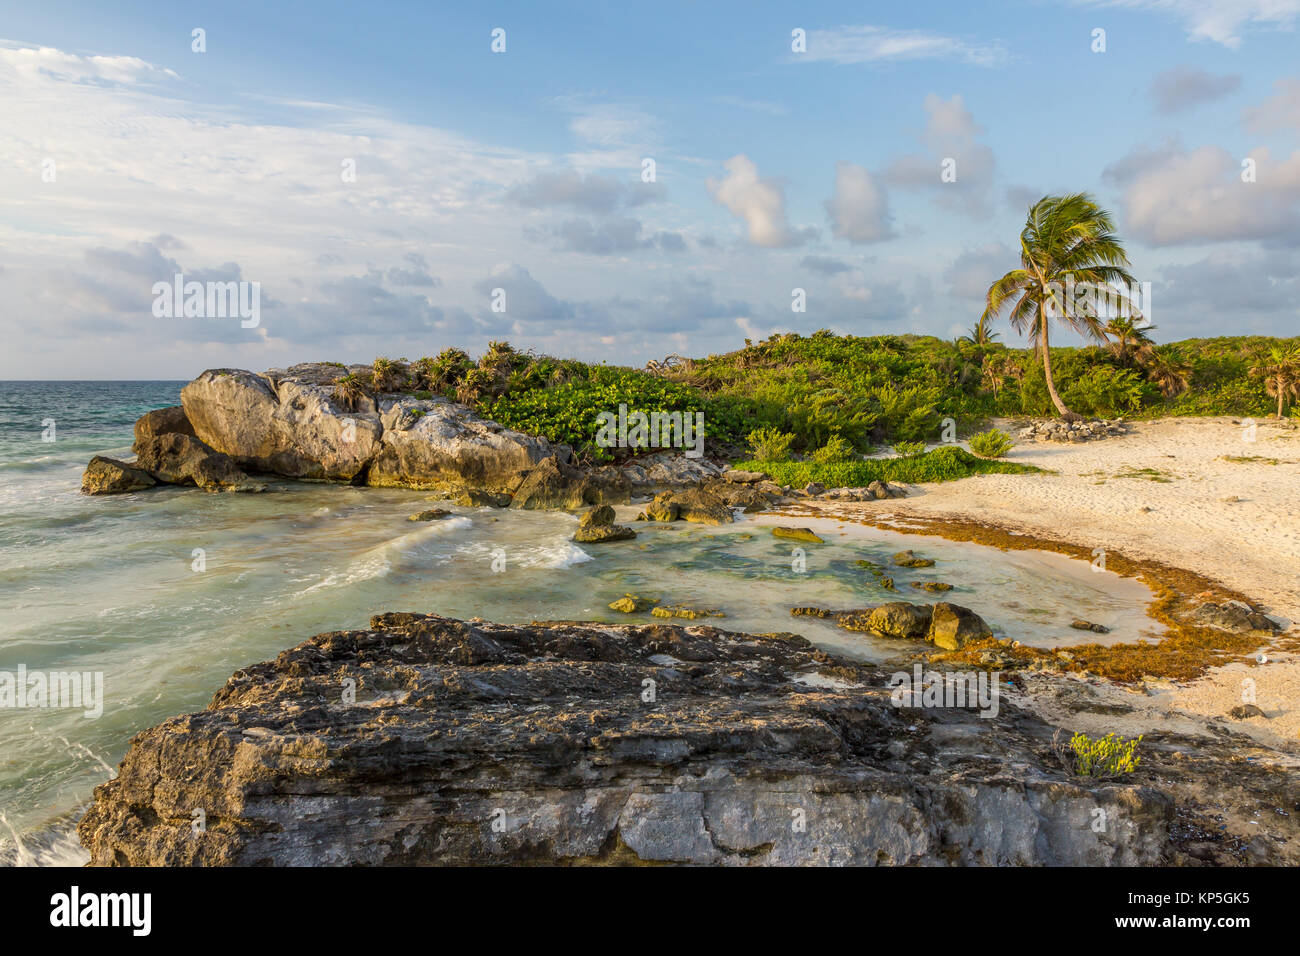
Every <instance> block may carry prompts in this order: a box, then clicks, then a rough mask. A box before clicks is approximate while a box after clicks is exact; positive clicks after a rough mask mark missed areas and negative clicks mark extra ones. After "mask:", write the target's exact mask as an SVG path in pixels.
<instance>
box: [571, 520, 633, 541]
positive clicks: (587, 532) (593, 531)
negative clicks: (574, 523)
mask: <svg viewBox="0 0 1300 956" xmlns="http://www.w3.org/2000/svg"><path fill="white" fill-rule="evenodd" d="M635 537H636V532H635V531H633V530H632V529H631V528H629V527H627V526H626V525H621V524H598V525H588V526H586V527H585V528H583V527H579V528H578V530H577V531H575V532H574V534H573V540H574V541H576V542H578V543H579V544H602V543H604V542H606V541H628V540H630V539H632V538H635Z"/></svg>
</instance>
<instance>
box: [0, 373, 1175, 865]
mask: <svg viewBox="0 0 1300 956" xmlns="http://www.w3.org/2000/svg"><path fill="white" fill-rule="evenodd" d="M179 384H180V383H90V384H84V385H81V384H76V383H45V384H36V385H34V383H8V384H3V385H0V434H3V435H4V436H5V437H4V439H3V441H0V609H3V619H2V620H0V671H9V672H14V671H16V670H17V668H18V667H19V665H25V666H26V668H27V669H28V670H29V671H36V670H46V671H52V670H57V671H87V672H98V673H102V674H103V675H104V678H103V679H104V696H105V705H104V711H103V714H102V716H100V717H98V718H97V719H87V718H86V717H84V716H83V715H82V713H81V711H78V710H71V709H50V708H27V709H21V710H19V709H6V710H0V862H5V861H7V862H19V863H40V862H53V861H62V862H73V861H78V862H79V861H80V860H81V859H84V856H83V855H82V854H81V851H80V850H79V848H78V847H77V846H76V844H75V841H74V840H71V839H69V831H70V830H71V828H72V826H74V825H75V821H76V819H77V818H78V816H79V813H80V811H81V808H83V807H84V806H85V804H86V802H87V800H88V799H89V796H90V792H91V790H92V789H93V787H94V786H95V785H96V784H98V783H101V782H102V781H104V780H106V779H108V777H109V776H110V774H111V772H112V768H115V767H116V764H117V762H118V761H119V760H120V759H121V757H122V755H123V754H124V752H125V750H126V745H127V742H128V740H129V739H130V737H131V735H132V734H134V733H136V732H138V731H140V730H142V729H144V728H146V727H149V726H151V725H153V724H155V723H157V722H159V721H160V720H162V719H164V718H166V717H169V716H171V715H173V714H177V713H183V712H186V711H192V710H196V709H200V708H202V707H203V706H204V705H206V703H207V702H208V700H209V699H210V697H211V695H212V693H213V692H214V691H215V690H216V689H217V688H218V687H220V686H221V685H222V684H223V683H224V682H225V680H226V678H227V677H229V675H230V674H231V673H232V672H233V671H235V670H236V669H238V668H240V667H242V666H245V665H247V664H250V663H253V662H256V661H260V660H265V659H267V658H270V657H273V656H274V655H275V654H276V653H278V652H279V651H281V650H283V649H284V648H286V647H290V646H292V645H293V644H295V643H297V642H299V641H301V640H303V639H304V638H306V637H309V636H310V635H312V634H315V633H318V632H320V631H326V630H336V629H340V628H348V627H362V626H365V625H366V623H367V621H368V620H369V618H370V616H371V615H372V614H374V613H377V612H380V611H386V610H409V611H431V612H436V613H440V614H446V615H449V616H454V617H474V616H481V617H485V618H491V619H494V620H500V621H507V622H526V621H530V620H547V619H552V620H553V619H578V618H580V619H591V620H607V621H616V620H618V621H626V620H629V618H628V617H627V616H625V615H622V614H619V613H618V612H615V611H611V610H610V609H609V608H608V607H607V605H608V603H609V602H610V601H612V600H614V599H616V598H618V597H619V596H621V595H622V594H623V593H624V592H627V591H631V592H634V593H637V594H640V595H642V596H645V597H654V598H663V599H664V600H666V601H669V602H671V603H684V604H690V605H696V606H704V607H711V608H717V609H719V610H721V611H722V612H723V614H724V615H725V617H723V618H719V619H706V620H703V621H701V623H709V624H714V625H717V626H722V627H728V628H734V629H737V630H744V631H756V632H764V631H778V630H779V631H793V632H796V633H800V634H803V635H805V636H806V637H808V638H809V639H810V640H813V641H815V642H817V643H818V644H819V645H821V646H823V647H825V648H826V649H828V650H833V651H837V652H840V653H845V654H850V655H852V656H857V657H862V658H866V659H875V660H880V659H886V658H888V657H891V656H894V655H896V654H897V653H898V652H899V650H900V648H899V646H898V645H897V644H895V643H891V642H889V641H883V640H877V639H873V638H871V637H869V636H867V635H861V634H851V633H847V632H844V631H841V630H839V629H837V628H835V627H834V626H833V625H831V624H829V623H827V622H826V621H822V620H817V619H810V618H804V617H800V618H793V617H791V615H790V613H789V609H790V608H791V607H792V606H797V605H808V604H815V605H820V606H828V607H836V608H848V607H858V606H862V605H864V604H875V603H880V602H882V601H885V600H899V599H901V600H913V601H934V600H937V599H940V597H939V596H935V595H930V594H928V593H927V592H924V591H918V590H914V589H912V588H911V587H909V586H908V585H909V582H911V581H914V580H916V581H924V580H942V581H947V582H949V583H951V584H953V585H954V586H955V587H954V590H952V591H950V592H948V593H947V594H946V595H944V596H943V597H944V598H945V599H949V600H952V601H955V602H956V603H959V604H966V605H968V606H970V607H973V608H975V609H976V610H977V611H979V612H980V613H981V614H982V615H983V616H984V617H985V619H986V620H988V621H989V623H990V624H991V625H992V626H993V627H994V629H995V631H997V632H998V633H999V634H1001V635H1004V636H1007V637H1010V638H1014V639H1017V640H1021V641H1024V642H1025V643H1033V644H1038V645H1044V646H1050V645H1054V644H1067V643H1079V642H1080V640H1081V638H1083V637H1087V638H1089V639H1091V638H1092V637H1093V636H1092V635H1080V633H1079V632H1078V631H1073V630H1071V629H1070V628H1069V627H1068V623H1069V621H1070V619H1071V618H1073V617H1077V616H1084V617H1087V618H1088V619H1089V620H1093V621H1098V622H1101V623H1104V624H1107V625H1110V626H1111V627H1112V628H1113V632H1112V633H1111V634H1110V635H1107V636H1106V638H1104V639H1107V640H1134V639H1137V638H1139V637H1140V636H1142V635H1143V634H1154V633H1156V628H1155V625H1154V623H1153V622H1152V621H1150V619H1148V618H1147V617H1146V616H1145V614H1144V613H1143V608H1144V607H1145V605H1146V603H1147V602H1149V601H1150V599H1151V595H1150V592H1149V591H1147V589H1146V588H1145V587H1143V586H1142V585H1141V584H1140V583H1137V582H1135V581H1131V580H1124V579H1121V578H1118V577H1117V576H1115V575H1113V574H1109V573H1101V574H1096V573H1093V572H1092V570H1091V568H1090V566H1089V565H1088V564H1087V563H1086V562H1082V561H1076V560H1071V559H1068V558H1065V557H1063V556H1061V555H1056V554H1048V553H1045V552H1029V551H1016V552H1005V553H1004V552H1000V551H997V550H995V549H991V548H986V547H982V546H979V545H974V544H968V543H955V542H948V541H944V540H942V539H937V538H927V537H921V536H916V535H902V534H897V533H893V532H888V531H880V530H876V529H871V528H864V527H861V526H857V525H853V524H846V523H841V522H837V521H835V520H833V519H821V520H817V521H810V520H804V519H798V520H795V519H781V518H759V519H757V520H746V521H742V522H739V523H737V524H736V525H733V526H728V527H726V528H706V527H702V526H698V525H683V524H680V523H678V524H673V525H654V524H651V525H646V524H638V525H637V526H636V527H637V529H638V532H639V536H638V537H637V539H636V540H634V541H630V542H619V543H613V544H607V545H586V546H582V547H579V546H578V545H575V544H574V543H573V542H572V541H570V540H569V539H570V536H571V535H572V533H573V529H574V528H575V526H576V519H575V518H574V517H572V516H570V515H566V514H560V513H550V512H516V511H498V510H494V509H467V508H459V507H456V506H454V505H451V506H447V507H450V509H451V510H452V511H454V512H455V516H454V517H452V518H446V519H442V520H440V521H434V522H428V523H414V522H409V521H407V520H406V518H407V516H408V515H409V514H412V513H414V512H416V511H419V510H422V509H423V508H426V507H430V505H429V503H428V501H427V499H428V497H429V496H428V495H427V494H426V493H423V492H410V491H400V490H389V489H367V488H352V487H348V486H340V485H325V484H300V483H289V482H272V483H271V488H270V490H269V491H268V492H266V493H264V494H260V495H235V494H208V493H205V492H202V491H198V490H197V489H176V488H164V489H153V490H150V491H147V492H143V493H140V494H134V495H125V496H115V497H103V498H88V497H85V496H82V495H81V494H79V492H78V488H79V483H80V475H81V471H82V469H83V468H84V466H85V463H86V461H87V460H88V459H89V457H90V456H91V455H92V454H94V453H97V452H98V453H103V454H108V455H110V456H115V457H129V454H130V449H129V445H130V440H131V424H132V422H133V421H134V420H135V418H136V417H137V416H138V415H139V414H140V413H142V412H143V411H145V410H147V409H148V408H151V407H159V406H162V405H167V404H174V403H175V402H176V401H177V392H178V390H179ZM45 417H55V418H56V420H57V421H58V436H57V440H56V441H55V442H53V443H46V442H42V441H41V440H40V437H41V420H42V419H43V418H45ZM620 510H622V511H626V509H620ZM632 511H633V512H634V511H635V509H632ZM775 523H781V524H793V525H806V526H812V527H815V528H816V529H817V530H818V531H819V533H821V534H822V536H823V537H824V538H825V539H826V543H825V544H822V545H816V544H799V543H797V542H791V541H788V540H781V539H777V538H775V537H773V536H772V535H771V533H770V529H769V528H768V527H766V525H769V524H775ZM796 548H800V549H802V554H803V565H802V567H801V566H800V562H799V561H798V560H797V558H798V554H797V553H796V551H795V549H796ZM903 548H911V549H913V550H915V551H917V552H918V553H920V554H923V555H925V556H928V557H932V558H935V559H936V560H937V562H938V563H937V565H936V567H934V568H929V569H922V570H915V571H911V570H906V569H901V568H894V569H891V570H890V571H887V572H886V573H891V574H892V575H893V577H894V578H895V580H896V581H897V582H898V592H897V593H890V592H886V591H884V590H882V589H881V588H879V586H878V585H876V584H875V582H874V579H873V578H872V576H871V575H870V574H869V573H868V572H867V571H865V570H864V569H862V568H860V567H857V566H856V565H855V561H857V560H858V559H862V558H865V559H867V560H871V561H875V562H877V563H880V564H888V560H889V556H890V555H891V554H893V553H894V552H895V551H898V550H901V549H903ZM639 617H641V618H642V619H645V620H650V619H651V618H649V617H648V616H639ZM683 623H686V622H683Z"/></svg>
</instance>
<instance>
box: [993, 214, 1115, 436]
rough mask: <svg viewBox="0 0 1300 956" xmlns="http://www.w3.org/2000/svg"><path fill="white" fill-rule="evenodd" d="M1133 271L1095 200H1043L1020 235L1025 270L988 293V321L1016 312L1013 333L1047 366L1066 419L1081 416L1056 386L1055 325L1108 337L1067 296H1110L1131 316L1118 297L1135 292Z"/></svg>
mask: <svg viewBox="0 0 1300 956" xmlns="http://www.w3.org/2000/svg"><path fill="white" fill-rule="evenodd" d="M1128 265H1129V260H1128V256H1127V255H1126V254H1125V252H1124V247H1123V245H1122V244H1121V243H1120V240H1119V237H1118V236H1116V235H1115V225H1114V221H1113V220H1112V219H1111V216H1110V213H1108V212H1106V211H1105V210H1104V209H1102V208H1101V207H1100V206H1099V205H1098V204H1097V202H1096V201H1095V200H1094V199H1093V198H1092V197H1091V196H1089V195H1087V194H1086V193H1074V194H1072V195H1069V196H1044V197H1043V198H1042V199H1040V200H1038V202H1036V203H1034V204H1033V205H1032V206H1030V207H1029V215H1028V216H1027V218H1026V220H1025V228H1024V229H1023V230H1021V233H1020V268H1019V269H1012V270H1011V271H1010V272H1008V273H1007V274H1006V275H1004V276H1003V277H1002V278H1001V279H998V280H997V281H996V282H994V283H993V284H992V285H991V286H989V291H988V296H987V300H986V308H985V310H984V314H985V315H986V316H990V317H995V316H997V315H999V314H1001V313H1002V311H1003V310H1004V309H1006V308H1007V307H1008V306H1010V307H1011V312H1010V323H1011V327H1012V328H1013V329H1015V331H1016V332H1019V333H1021V334H1025V333H1028V335H1029V341H1030V342H1031V343H1032V344H1033V346H1034V349H1035V351H1036V353H1037V354H1038V355H1039V356H1040V357H1041V358H1042V361H1043V372H1044V373H1045V374H1046V376H1047V393H1048V395H1050V396H1051V399H1052V404H1053V405H1055V406H1056V410H1057V411H1058V412H1059V413H1060V414H1061V416H1062V417H1064V418H1066V419H1075V418H1078V417H1079V416H1077V415H1075V414H1074V413H1073V412H1071V411H1070V410H1069V409H1068V408H1066V406H1065V403H1064V402H1063V401H1061V396H1060V395H1058V394H1057V391H1056V382H1055V381H1054V380H1053V378H1052V354H1051V350H1050V348H1049V341H1048V339H1049V334H1050V332H1051V326H1052V322H1053V321H1055V322H1056V323H1058V324H1059V325H1061V326H1062V327H1064V328H1066V329H1069V330H1071V331H1073V332H1077V333H1078V334H1080V335H1082V336H1084V337H1085V338H1090V339H1093V340H1095V341H1098V342H1104V341H1105V340H1106V334H1105V327H1104V325H1103V324H1102V320H1101V317H1100V316H1099V315H1098V311H1097V310H1096V309H1095V308H1087V307H1085V308H1075V307H1073V305H1072V304H1071V303H1068V302H1066V301H1065V296H1064V295H1063V293H1062V290H1063V289H1064V288H1066V287H1067V286H1068V285H1069V284H1070V283H1073V284H1074V285H1075V286H1083V287H1091V288H1094V289H1107V290H1109V294H1110V295H1111V301H1113V302H1117V303H1118V304H1119V307H1120V308H1121V309H1126V310H1129V311H1132V306H1131V304H1130V303H1129V301H1128V298H1127V297H1126V296H1125V295H1124V294H1123V293H1122V292H1119V291H1117V290H1115V287H1116V286H1120V285H1122V286H1124V287H1128V286H1131V285H1132V284H1133V277H1132V276H1131V275H1130V274H1129V272H1128V270H1127V268H1126V267H1127V266H1128Z"/></svg>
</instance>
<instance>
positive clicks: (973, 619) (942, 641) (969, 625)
mask: <svg viewBox="0 0 1300 956" xmlns="http://www.w3.org/2000/svg"><path fill="white" fill-rule="evenodd" d="M992 636H993V629H992V628H990V627H989V626H988V624H986V623H984V618H982V617H980V616H979V615H978V614H976V613H975V612H974V611H972V610H971V609H970V608H968V607H962V606H961V605H960V604H949V603H948V602H947V601H940V602H939V603H938V604H936V605H935V606H934V613H933V614H932V615H931V616H930V633H929V634H928V635H927V636H926V640H928V641H929V642H930V643H931V644H933V645H934V646H935V647H942V648H943V649H944V650H946V651H956V650H960V649H961V648H962V647H963V646H965V645H966V643H967V642H968V641H980V640H984V639H985V638H989V637H992Z"/></svg>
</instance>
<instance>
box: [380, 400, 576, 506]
mask: <svg viewBox="0 0 1300 956" xmlns="http://www.w3.org/2000/svg"><path fill="white" fill-rule="evenodd" d="M380 412H381V414H380V424H381V425H382V429H383V432H382V436H381V438H380V441H379V448H378V453H377V454H376V456H375V460H374V462H373V463H372V464H371V466H370V472H369V474H368V476H367V479H366V480H367V483H368V484H371V485H378V486H382V487H403V488H425V489H438V490H442V489H460V488H477V489H482V490H487V491H500V492H510V491H513V490H514V489H515V488H516V487H517V486H518V485H519V483H520V481H521V480H522V479H523V476H524V475H525V474H526V473H527V472H529V471H531V470H532V469H533V468H535V467H536V466H537V465H538V464H539V463H540V462H541V461H542V460H543V459H546V458H549V457H551V456H552V455H553V454H554V451H553V449H552V448H551V444H550V442H548V441H547V440H546V439H545V438H536V437H534V436H532V435H525V434H523V433H522V432H516V431H511V430H510V429H508V428H504V427H502V426H501V425H498V424H497V423H496V422H493V421H489V420H488V419H486V418H482V417H481V416H479V415H478V414H477V413H475V412H474V411H473V409H471V408H469V407H468V406H467V405H460V404H458V403H456V402H451V401H448V400H447V399H444V398H435V399H416V398H396V397H393V398H387V399H381V401H380Z"/></svg>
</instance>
